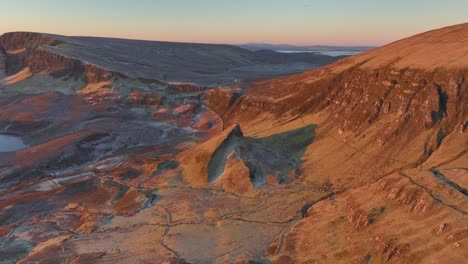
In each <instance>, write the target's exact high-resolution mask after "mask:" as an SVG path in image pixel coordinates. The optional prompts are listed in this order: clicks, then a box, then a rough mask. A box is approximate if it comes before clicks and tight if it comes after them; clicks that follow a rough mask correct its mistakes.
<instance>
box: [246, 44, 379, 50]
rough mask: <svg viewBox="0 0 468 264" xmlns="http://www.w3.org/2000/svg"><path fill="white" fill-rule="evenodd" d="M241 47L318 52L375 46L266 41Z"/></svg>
mask: <svg viewBox="0 0 468 264" xmlns="http://www.w3.org/2000/svg"><path fill="white" fill-rule="evenodd" d="M239 46H240V47H242V48H244V49H248V50H252V51H256V50H264V49H269V50H275V51H283V50H286V51H316V52H324V51H328V52H330V51H335V52H344V51H347V52H364V51H368V50H370V49H373V48H375V47H373V46H326V45H307V46H296V45H287V44H280V45H275V44H264V43H247V44H242V45H239Z"/></svg>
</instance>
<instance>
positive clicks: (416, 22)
mask: <svg viewBox="0 0 468 264" xmlns="http://www.w3.org/2000/svg"><path fill="white" fill-rule="evenodd" d="M0 7H1V9H0V34H2V33H4V32H10V31H35V32H46V33H55V34H62V35H80V36H84V35H86V36H107V37H118V38H136V39H149V40H168V41H182V42H205V43H233V44H237V43H247V42H262V43H274V44H300V45H304V44H323V45H382V44H386V43H389V42H391V41H394V40H397V39H400V38H403V37H407V36H410V35H413V34H416V33H420V32H423V31H427V30H430V29H435V28H439V27H443V26H448V25H453V24H459V23H463V22H468V0H322V1H318V0H317V1H316V0H0Z"/></svg>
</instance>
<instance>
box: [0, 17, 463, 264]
mask: <svg viewBox="0 0 468 264" xmlns="http://www.w3.org/2000/svg"><path fill="white" fill-rule="evenodd" d="M467 36H468V26H467V24H463V25H457V26H453V27H448V28H444V29H440V30H436V31H431V32H427V33H424V34H421V35H417V36H414V37H412V38H408V39H405V40H401V41H398V42H395V43H392V44H390V45H388V46H385V47H382V48H378V49H375V50H372V51H369V52H367V53H363V54H360V55H357V56H353V57H349V58H346V59H344V60H341V61H338V62H336V63H333V64H331V65H328V66H325V67H322V68H318V69H315V70H311V71H306V72H304V73H301V74H296V75H291V76H287V77H281V78H277V79H272V80H264V81H256V82H251V83H248V82H243V83H239V84H232V83H236V82H237V81H248V80H251V79H254V80H255V79H264V78H265V77H266V76H268V77H271V76H279V75H284V74H289V73H292V72H296V71H297V70H298V68H297V65H293V64H287V65H289V66H288V67H289V68H288V67H287V65H286V64H281V65H278V64H271V61H277V60H281V61H284V60H285V61H288V63H290V62H291V60H293V59H291V58H283V57H282V58H276V59H275V58H269V59H268V62H266V61H264V58H263V57H259V56H258V55H255V54H253V53H251V52H249V51H246V50H242V49H239V48H234V47H230V46H225V45H198V44H171V43H163V42H162V43H160V42H140V41H130V40H111V39H96V38H81V37H63V36H54V35H44V34H35V33H9V34H5V35H3V36H1V37H0V47H1V51H2V55H1V56H0V77H1V78H2V82H1V84H0V85H1V86H0V87H1V88H0V131H1V132H0V136H2V135H8V136H10V137H14V138H15V139H16V140H21V142H22V143H23V144H24V145H22V147H20V149H18V150H16V151H2V150H1V149H0V255H2V256H5V257H4V259H6V260H7V261H10V262H16V261H18V262H22V263H28V262H35V261H37V262H47V263H48V262H59V263H61V262H68V261H75V262H90V263H91V262H92V263H95V262H102V263H109V262H112V263H128V262H137V263H139V262H151V263H309V262H311V263H312V262H317V263H350V262H356V263H363V262H364V263H383V262H394V263H424V262H427V261H430V260H434V261H436V262H449V263H461V262H463V261H464V259H466V257H467V256H466V253H465V252H466V245H465V244H466V239H467V227H468V225H467V221H466V211H467V207H468V204H467V200H466V195H467V191H466V185H467V182H466V179H467V178H468V177H467V176H468V174H467V169H466V168H467V166H468V164H467V160H468V159H467V158H468V157H467V145H468V144H467V143H468V138H467V133H466V129H467V124H468V123H467V122H468V109H467V107H468V105H467V102H468V93H467V91H468V84H467V83H466V81H465V80H466V78H467V77H468V61H467V54H468V53H467V52H468V51H467V47H468V46H467V45H466V44H467V43H468V37H467ZM436 51H437V52H436ZM174 54H178V55H177V56H176V55H174ZM427 54H433V56H426V55H427ZM182 55H184V56H182ZM185 55H186V56H185ZM448 55H450V58H447V57H448ZM272 56H273V55H272ZM284 56H286V55H284ZM284 67H286V68H287V69H286V68H284ZM272 69H274V70H272ZM216 83H224V84H225V85H222V86H216V85H215V84H216ZM6 138H7V137H5V139H6Z"/></svg>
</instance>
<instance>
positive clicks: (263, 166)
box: [208, 125, 316, 187]
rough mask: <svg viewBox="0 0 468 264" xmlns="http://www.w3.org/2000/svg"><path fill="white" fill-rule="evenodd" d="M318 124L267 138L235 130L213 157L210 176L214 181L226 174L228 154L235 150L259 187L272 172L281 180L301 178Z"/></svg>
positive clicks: (253, 181)
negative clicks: (304, 159) (304, 160)
mask: <svg viewBox="0 0 468 264" xmlns="http://www.w3.org/2000/svg"><path fill="white" fill-rule="evenodd" d="M315 128H316V125H308V126H305V127H302V128H299V129H295V130H291V131H288V132H284V133H280V134H275V135H272V136H269V137H264V138H250V137H243V136H242V133H241V132H240V133H231V134H230V135H229V136H228V137H227V138H226V140H224V142H223V143H222V144H221V145H220V146H219V147H218V149H217V150H216V151H215V152H214V153H213V155H212V157H211V160H210V163H209V164H208V180H209V182H213V181H215V180H217V179H218V178H219V177H220V176H221V175H222V174H223V171H224V168H225V165H226V158H227V156H228V155H229V153H231V151H233V150H235V151H236V152H237V153H238V155H239V157H240V159H241V160H243V161H244V162H245V164H246V165H247V167H248V168H249V171H250V179H251V181H252V183H253V184H254V186H256V187H257V186H261V185H263V184H265V183H266V182H267V176H268V175H269V174H272V175H275V176H276V178H277V179H276V180H277V181H278V182H279V183H282V182H286V181H288V180H292V179H294V178H297V177H298V176H299V175H300V174H301V172H300V165H301V164H302V163H303V161H302V160H301V157H302V156H303V155H304V153H305V151H306V149H307V147H308V146H309V145H310V144H311V143H312V142H313V140H314V138H315Z"/></svg>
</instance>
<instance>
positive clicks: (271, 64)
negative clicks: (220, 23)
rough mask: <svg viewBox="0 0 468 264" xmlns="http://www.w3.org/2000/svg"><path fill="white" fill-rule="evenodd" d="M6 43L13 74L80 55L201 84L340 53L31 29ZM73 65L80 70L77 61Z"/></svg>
mask: <svg viewBox="0 0 468 264" xmlns="http://www.w3.org/2000/svg"><path fill="white" fill-rule="evenodd" d="M0 48H1V49H4V50H5V52H6V57H7V72H8V73H9V74H13V73H16V72H18V71H19V70H21V69H22V68H24V67H27V66H29V67H30V68H31V69H33V70H34V69H36V71H37V72H39V71H44V70H47V71H51V70H52V68H57V67H58V68H60V71H61V72H63V70H65V69H64V68H63V67H65V66H64V65H61V66H59V65H57V63H60V62H63V61H64V60H74V61H75V62H76V63H82V64H86V65H93V66H96V67H97V68H99V69H102V70H104V71H107V72H110V73H113V74H121V75H125V76H127V77H135V78H145V79H152V80H158V81H161V82H186V83H193V84H196V85H200V86H216V85H219V84H231V83H236V82H245V81H252V80H261V79H268V78H273V77H278V76H284V75H289V74H294V73H299V72H303V71H306V70H310V69H314V68H317V67H320V66H323V65H325V64H328V63H331V62H334V61H336V60H338V59H340V58H335V57H332V56H323V55H320V56H316V55H312V54H302V55H298V54H294V55H293V54H291V55H285V54H280V53H277V52H268V53H267V52H259V53H257V52H253V51H251V50H248V49H244V48H241V47H237V46H232V45H217V44H194V43H176V42H162V41H143V40H128V39H115V38H97V37H68V36H60V35H51V34H42V33H30V32H13V33H5V34H4V35H2V36H0ZM56 56H60V59H59V58H57V57H56ZM46 63H47V65H45V64H46ZM67 67H68V66H67ZM46 68H47V69H46ZM67 69H68V70H76V68H74V66H73V65H72V64H70V65H69V67H68V68H67Z"/></svg>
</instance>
